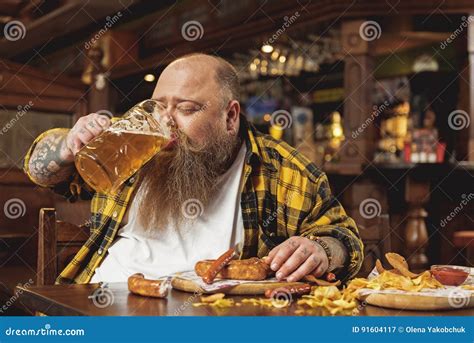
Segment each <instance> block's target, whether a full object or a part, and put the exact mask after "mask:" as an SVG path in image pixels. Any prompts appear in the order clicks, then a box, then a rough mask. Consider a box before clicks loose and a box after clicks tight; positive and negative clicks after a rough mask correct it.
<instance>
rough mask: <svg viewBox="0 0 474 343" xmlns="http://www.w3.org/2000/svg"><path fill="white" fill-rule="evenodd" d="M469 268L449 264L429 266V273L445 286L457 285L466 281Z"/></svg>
mask: <svg viewBox="0 0 474 343" xmlns="http://www.w3.org/2000/svg"><path fill="white" fill-rule="evenodd" d="M469 271H470V268H468V267H461V266H450V265H435V266H431V274H433V276H434V278H435V279H436V280H438V281H439V282H440V283H442V284H443V285H445V286H459V285H461V284H462V283H463V282H464V281H466V279H467V277H468V276H469Z"/></svg>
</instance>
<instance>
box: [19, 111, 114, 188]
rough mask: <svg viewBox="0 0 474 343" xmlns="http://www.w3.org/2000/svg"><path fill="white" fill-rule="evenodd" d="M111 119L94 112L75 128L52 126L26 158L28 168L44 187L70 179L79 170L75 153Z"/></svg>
mask: <svg viewBox="0 0 474 343" xmlns="http://www.w3.org/2000/svg"><path fill="white" fill-rule="evenodd" d="M109 126H110V119H109V118H108V117H107V116H104V115H100V114H98V113H91V114H89V115H87V116H84V117H81V118H79V119H78V121H77V122H76V124H75V125H74V127H73V128H72V129H71V130H68V129H52V130H50V131H47V132H46V133H44V134H42V135H41V136H39V137H38V138H37V139H36V140H35V142H34V143H33V145H32V147H31V148H30V150H29V152H28V153H27V154H26V157H25V171H26V172H27V174H28V175H29V177H30V178H31V179H32V181H33V182H35V183H37V184H39V185H40V186H54V185H57V184H59V183H61V182H63V181H66V180H67V179H68V178H69V177H70V176H71V175H72V174H73V173H74V171H75V167H74V156H75V155H76V154H77V152H78V151H79V150H80V149H81V148H82V147H83V146H84V145H85V144H87V143H88V142H90V141H91V140H92V139H94V138H95V137H97V136H98V135H99V134H100V133H101V132H102V131H104V130H106V129H107V128H108V127H109Z"/></svg>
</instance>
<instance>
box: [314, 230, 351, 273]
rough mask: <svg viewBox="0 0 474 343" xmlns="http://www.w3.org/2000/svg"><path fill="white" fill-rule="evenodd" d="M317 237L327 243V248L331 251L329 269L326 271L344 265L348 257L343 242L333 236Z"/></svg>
mask: <svg viewBox="0 0 474 343" xmlns="http://www.w3.org/2000/svg"><path fill="white" fill-rule="evenodd" d="M319 239H321V240H323V241H324V242H325V243H326V244H327V245H328V247H329V250H330V251H331V255H332V256H331V257H332V262H331V267H330V269H331V270H328V271H330V272H331V271H333V270H335V269H338V268H340V267H342V266H344V265H345V263H346V260H347V257H348V255H347V249H346V247H345V246H344V244H343V243H342V242H341V241H339V240H338V239H337V238H334V237H320V238H319Z"/></svg>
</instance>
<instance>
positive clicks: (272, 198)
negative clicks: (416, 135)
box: [24, 117, 363, 284]
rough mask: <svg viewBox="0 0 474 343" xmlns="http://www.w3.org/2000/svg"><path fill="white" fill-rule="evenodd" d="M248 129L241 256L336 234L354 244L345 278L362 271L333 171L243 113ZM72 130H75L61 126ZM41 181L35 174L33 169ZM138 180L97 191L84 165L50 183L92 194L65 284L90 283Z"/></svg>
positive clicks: (80, 195)
mask: <svg viewBox="0 0 474 343" xmlns="http://www.w3.org/2000/svg"><path fill="white" fill-rule="evenodd" d="M241 119H242V120H241V132H240V134H241V136H242V138H243V140H244V142H245V144H246V146H247V154H246V157H245V162H244V172H243V176H242V177H243V182H242V183H241V185H242V186H241V207H242V218H243V224H244V248H243V253H242V255H241V258H249V257H253V256H258V257H263V256H265V255H267V254H268V252H269V251H270V250H271V249H272V248H273V247H275V246H277V245H278V244H280V243H282V242H283V241H285V240H286V239H288V238H289V237H291V236H295V235H298V236H304V237H307V238H309V239H315V238H316V237H324V236H330V237H335V238H337V239H338V240H340V241H341V242H342V243H343V244H344V246H345V247H346V248H347V251H348V256H349V259H348V261H347V263H346V265H345V266H344V267H343V268H341V269H340V270H336V271H335V272H336V274H337V276H338V278H340V279H342V280H347V279H350V278H352V277H354V276H355V274H356V273H357V272H358V270H359V269H360V267H361V265H362V261H363V244H362V241H361V239H360V237H359V233H358V230H357V227H356V224H355V222H354V220H353V219H352V218H350V217H348V216H347V214H346V212H345V211H344V209H343V208H342V206H341V204H340V203H339V202H338V201H337V199H336V198H334V196H333V195H332V194H331V191H330V188H329V184H328V179H327V177H326V175H325V174H324V173H323V172H322V171H321V170H319V169H318V168H317V167H316V166H315V165H314V164H313V163H312V162H310V161H309V160H308V159H307V158H306V157H304V156H303V155H302V154H301V153H299V152H298V151H297V150H296V149H294V148H292V147H291V146H289V145H288V144H286V143H285V142H282V141H278V140H275V139H273V138H272V137H271V136H269V135H265V134H262V133H260V132H259V131H257V130H256V129H255V128H254V127H253V126H252V125H251V124H250V123H248V122H247V120H246V119H245V117H241ZM53 130H67V129H53ZM49 132H51V130H50V131H46V132H45V133H43V134H42V135H40V136H39V137H38V138H36V140H35V141H34V142H33V144H32V146H31V147H30V150H29V151H28V153H27V154H26V157H25V164H24V166H25V167H24V170H25V172H26V173H27V174H28V168H27V166H28V163H29V159H30V156H31V152H32V151H33V149H34V148H35V146H36V144H37V142H39V141H40V140H41V139H42V138H43V137H44V136H45V135H47V134H48V133H49ZM28 176H29V177H30V179H31V180H32V181H33V182H34V179H33V178H32V177H31V175H28ZM136 184H137V180H136V176H132V177H131V178H130V179H129V180H127V181H126V182H125V184H124V185H123V187H122V189H121V191H120V192H119V193H118V194H117V195H115V196H112V195H108V194H103V193H95V194H94V193H93V192H92V191H91V189H90V188H89V187H88V186H87V185H86V184H85V183H84V182H83V180H82V179H81V178H80V177H79V175H78V173H77V172H76V173H75V174H74V175H72V176H71V179H70V180H68V181H67V182H64V183H62V184H58V185H54V186H48V185H41V186H47V187H50V188H52V189H53V190H54V191H55V192H57V193H60V194H62V195H64V196H66V197H67V198H68V199H69V200H70V201H75V200H77V199H90V198H92V202H91V221H90V222H91V235H90V237H89V239H88V240H87V242H86V243H85V244H84V245H83V246H82V248H81V249H80V250H79V252H78V253H77V254H76V255H75V257H74V258H73V260H72V261H71V262H70V263H69V264H68V265H67V266H66V268H65V269H64V270H63V271H62V272H61V274H60V275H59V277H58V278H57V280H56V283H58V284H64V283H88V282H89V281H90V280H91V278H92V276H93V275H94V272H95V270H96V268H97V267H98V266H99V265H100V264H101V262H102V261H103V260H104V257H105V256H106V254H107V249H108V248H109V247H110V246H111V244H112V242H113V241H114V239H115V238H116V235H117V232H118V230H119V227H120V225H121V222H122V220H123V218H124V215H125V212H126V210H127V207H128V205H129V203H130V198H131V196H132V193H133V190H134V188H135V186H136Z"/></svg>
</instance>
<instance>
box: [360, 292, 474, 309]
mask: <svg viewBox="0 0 474 343" xmlns="http://www.w3.org/2000/svg"><path fill="white" fill-rule="evenodd" d="M357 299H358V300H359V301H361V302H365V303H367V304H369V305H374V306H380V307H386V308H392V309H397V310H416V311H431V310H459V309H463V308H471V307H474V293H471V295H470V297H469V296H468V297H457V298H456V297H451V298H450V297H448V296H439V297H432V296H424V295H417V294H409V293H408V294H384V293H372V294H368V295H362V296H361V295H358V296H357Z"/></svg>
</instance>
